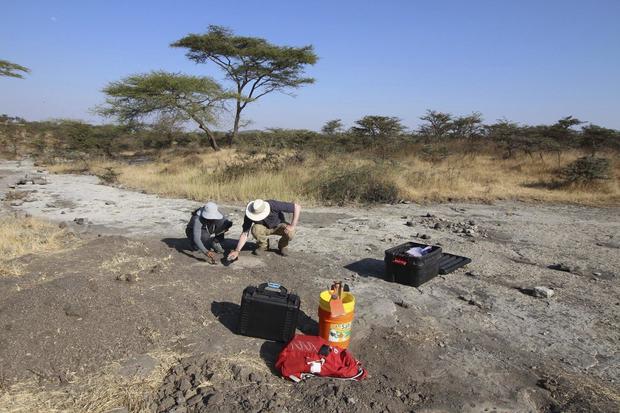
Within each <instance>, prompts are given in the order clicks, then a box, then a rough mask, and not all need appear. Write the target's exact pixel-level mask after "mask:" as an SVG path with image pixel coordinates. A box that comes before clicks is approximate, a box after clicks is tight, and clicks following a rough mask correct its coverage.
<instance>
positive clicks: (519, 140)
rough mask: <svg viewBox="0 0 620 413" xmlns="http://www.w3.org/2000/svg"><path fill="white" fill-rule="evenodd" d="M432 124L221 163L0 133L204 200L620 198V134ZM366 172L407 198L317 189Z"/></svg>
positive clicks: (436, 118) (258, 141) (362, 131)
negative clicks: (605, 163)
mask: <svg viewBox="0 0 620 413" xmlns="http://www.w3.org/2000/svg"><path fill="white" fill-rule="evenodd" d="M7 119H14V118H8V117H7ZM422 119H423V120H424V122H425V123H424V124H423V125H422V126H421V127H420V129H419V130H418V131H416V132H411V131H406V130H405V129H404V128H403V126H402V124H401V123H400V121H399V120H398V119H397V118H393V117H386V116H374V115H373V116H366V117H363V118H362V119H360V120H359V121H358V122H357V123H356V126H355V127H353V128H349V129H348V130H345V128H344V125H343V124H342V122H341V121H340V120H338V119H336V120H333V121H330V122H328V123H327V124H326V127H325V128H324V130H323V131H322V132H321V133H319V132H313V131H309V130H299V129H294V130H292V129H268V130H265V131H245V132H240V133H239V136H238V138H237V143H236V145H235V147H234V148H232V149H226V150H222V151H220V152H219V153H205V149H204V145H203V141H204V138H202V137H201V136H200V135H203V134H196V133H189V132H184V131H182V130H176V129H175V128H174V127H173V125H170V124H166V123H165V122H164V124H153V125H150V126H145V127H137V128H128V127H123V126H113V125H98V126H93V125H88V124H84V123H76V122H71V121H55V122H26V121H25V120H19V121H18V122H15V121H12V120H11V121H7V122H5V123H4V125H3V124H1V123H0V133H2V135H0V136H4V137H5V140H6V141H7V142H8V143H10V145H9V151H10V152H11V153H12V152H13V150H15V152H16V153H22V154H26V153H29V154H32V155H35V156H37V157H38V159H40V161H42V162H45V163H46V164H47V165H50V166H51V167H52V169H53V170H55V171H57V172H60V171H62V172H72V173H91V174H95V175H98V176H100V177H101V178H102V179H103V180H104V181H105V182H106V183H116V182H118V183H121V184H123V185H124V186H127V187H131V188H136V189H141V190H147V191H150V192H154V193H158V194H162V195H167V196H176V197H186V198H190V199H196V200H204V199H217V200H221V201H246V200H247V199H250V198H254V197H256V196H262V197H265V198H270V197H274V198H283V199H297V200H303V201H304V202H314V203H320V202H334V203H341V202H349V201H342V200H343V199H350V202H354V203H355V202H388V201H387V200H389V199H392V198H398V199H403V200H408V201H443V200H447V199H454V200H470V201H485V202H486V201H493V200H497V199H519V200H531V201H539V200H540V201H549V202H576V203H586V204H613V203H616V202H618V200H619V198H620V192H619V188H618V179H617V177H618V171H619V170H618V168H619V165H618V161H616V159H617V158H618V156H617V154H618V152H619V151H620V133H619V132H618V131H614V130H612V129H605V128H601V127H598V126H596V125H586V126H583V127H581V126H580V125H582V122H581V121H580V120H578V119H576V118H573V117H571V116H567V117H565V118H562V119H560V120H558V121H557V122H556V123H554V124H552V125H538V126H521V125H518V124H516V123H514V122H510V121H507V120H500V121H498V122H496V123H493V124H487V125H485V124H483V123H482V117H481V115H480V114H478V113H473V114H471V115H467V116H454V115H451V114H448V113H441V112H436V111H429V112H427V114H426V115H425V116H423V118H422ZM579 128H581V129H579ZM214 134H217V133H216V132H214ZM218 136H219V137H220V138H221V137H222V136H223V135H222V134H220V135H218ZM15 137H18V139H17V138H15ZM11 142H12V143H11ZM11 148H12V149H11ZM40 148H43V149H40ZM593 153H596V154H597V156H598V157H600V158H608V159H609V170H607V171H606V172H605V171H603V172H605V173H604V174H602V175H600V177H599V178H592V179H590V178H588V175H587V174H588V172H587V171H588V170H590V171H592V169H591V168H593V166H584V165H583V162H590V161H581V163H578V164H576V165H573V166H572V167H571V168H572V169H570V168H569V169H570V170H569V169H566V167H567V165H568V164H569V163H570V162H573V161H575V160H577V159H578V158H580V157H583V156H585V155H592V154H593ZM360 166H367V167H368V168H371V169H373V168H377V167H380V169H381V172H380V174H381V182H382V183H383V184H385V183H386V182H387V183H389V184H390V185H391V186H394V187H396V188H397V189H398V191H397V192H398V195H397V196H396V197H392V196H390V197H387V198H383V197H377V198H376V201H373V199H374V198H375V197H366V196H358V195H359V194H357V195H355V196H350V194H349V195H347V194H343V195H342V196H341V197H340V198H338V197H335V195H334V196H332V195H328V196H326V194H328V192H330V191H329V188H327V187H326V186H325V185H319V184H318V183H317V180H318V179H319V177H323V178H324V179H328V177H329V179H330V180H332V179H333V181H330V182H334V185H336V186H338V185H339V183H338V181H337V179H336V177H335V175H334V174H335V173H336V172H335V171H339V173H341V174H345V175H346V174H348V173H352V174H353V177H355V178H358V176H357V175H355V173H354V172H353V171H355V170H356V169H357V168H358V167H360ZM575 168H577V169H579V168H581V169H579V170H577V169H575ZM584 168H585V169H584ZM560 171H562V172H560ZM571 171H572V172H571ZM329 173H331V174H332V175H329ZM584 174H585V175H584ZM580 176H581V177H580ZM596 176H599V175H596ZM603 176H605V177H607V178H609V179H601V177H603ZM582 177H583V178H582ZM372 178H373V179H374V178H375V176H374V175H372ZM331 192H332V193H335V192H336V190H335V189H334V191H331Z"/></svg>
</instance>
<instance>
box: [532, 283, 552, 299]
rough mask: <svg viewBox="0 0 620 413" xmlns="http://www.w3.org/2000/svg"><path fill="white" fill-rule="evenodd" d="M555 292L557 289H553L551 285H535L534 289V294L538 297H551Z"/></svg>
mask: <svg viewBox="0 0 620 413" xmlns="http://www.w3.org/2000/svg"><path fill="white" fill-rule="evenodd" d="M554 294H555V291H553V290H552V289H551V288H549V287H542V286H538V287H534V289H533V290H532V295H533V296H534V297H538V298H551V297H553V295H554Z"/></svg>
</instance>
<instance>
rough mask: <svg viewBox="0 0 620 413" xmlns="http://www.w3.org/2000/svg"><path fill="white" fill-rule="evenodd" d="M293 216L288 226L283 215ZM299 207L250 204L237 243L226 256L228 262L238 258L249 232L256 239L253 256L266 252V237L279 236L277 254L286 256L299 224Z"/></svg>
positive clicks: (284, 204)
mask: <svg viewBox="0 0 620 413" xmlns="http://www.w3.org/2000/svg"><path fill="white" fill-rule="evenodd" d="M285 212H287V213H291V214H293V220H292V222H291V223H290V224H289V223H287V222H286V221H285V217H284V213H285ZM300 212H301V206H300V205H299V204H296V203H293V202H282V201H274V200H267V201H263V200H262V199H257V200H254V201H252V202H250V203H249V204H248V205H247V207H246V209H245V218H244V220H243V228H242V230H241V236H240V237H239V242H238V243H237V247H236V248H235V250H234V251H231V252H230V254H228V259H229V260H231V261H232V260H234V259H236V258H237V257H238V256H239V252H240V251H241V249H242V248H243V246H244V245H245V243H246V241H247V240H248V237H249V236H250V232H252V235H253V236H254V238H255V239H256V249H255V250H254V251H253V254H254V255H260V254H261V253H262V252H264V251H267V237H268V236H270V235H279V236H280V240H279V241H278V252H279V253H280V255H283V256H286V255H288V253H287V247H288V243H289V241H290V240H291V239H293V237H294V236H295V228H296V227H297V223H298V222H299V214H300Z"/></svg>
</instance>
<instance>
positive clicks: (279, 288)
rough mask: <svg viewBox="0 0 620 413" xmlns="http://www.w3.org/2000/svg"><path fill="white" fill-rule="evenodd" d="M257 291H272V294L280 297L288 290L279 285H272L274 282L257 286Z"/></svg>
mask: <svg viewBox="0 0 620 413" xmlns="http://www.w3.org/2000/svg"><path fill="white" fill-rule="evenodd" d="M258 290H259V291H265V290H267V291H273V292H279V293H280V295H282V296H285V295H286V294H287V293H288V290H287V289H286V288H285V287H284V286H283V285H280V284H278V283H274V282H266V283H262V284H261V285H259V286H258Z"/></svg>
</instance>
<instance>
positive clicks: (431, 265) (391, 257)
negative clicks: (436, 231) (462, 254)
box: [385, 242, 442, 287]
mask: <svg viewBox="0 0 620 413" xmlns="http://www.w3.org/2000/svg"><path fill="white" fill-rule="evenodd" d="M413 247H421V248H425V247H428V245H426V244H418V243H416V242H407V243H405V244H401V245H399V246H397V247H394V248H390V249H388V250H385V280H386V281H391V282H397V283H399V284H404V285H410V286H413V287H419V286H421V285H422V284H424V283H425V282H427V281H428V280H430V279H432V278H434V277H436V276H437V273H438V272H439V260H440V259H441V257H442V253H441V247H439V246H436V245H434V246H433V247H432V248H431V250H430V251H429V252H428V253H426V254H425V255H423V256H421V257H412V256H410V255H409V254H407V253H406V251H407V250H408V249H410V248H413Z"/></svg>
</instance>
